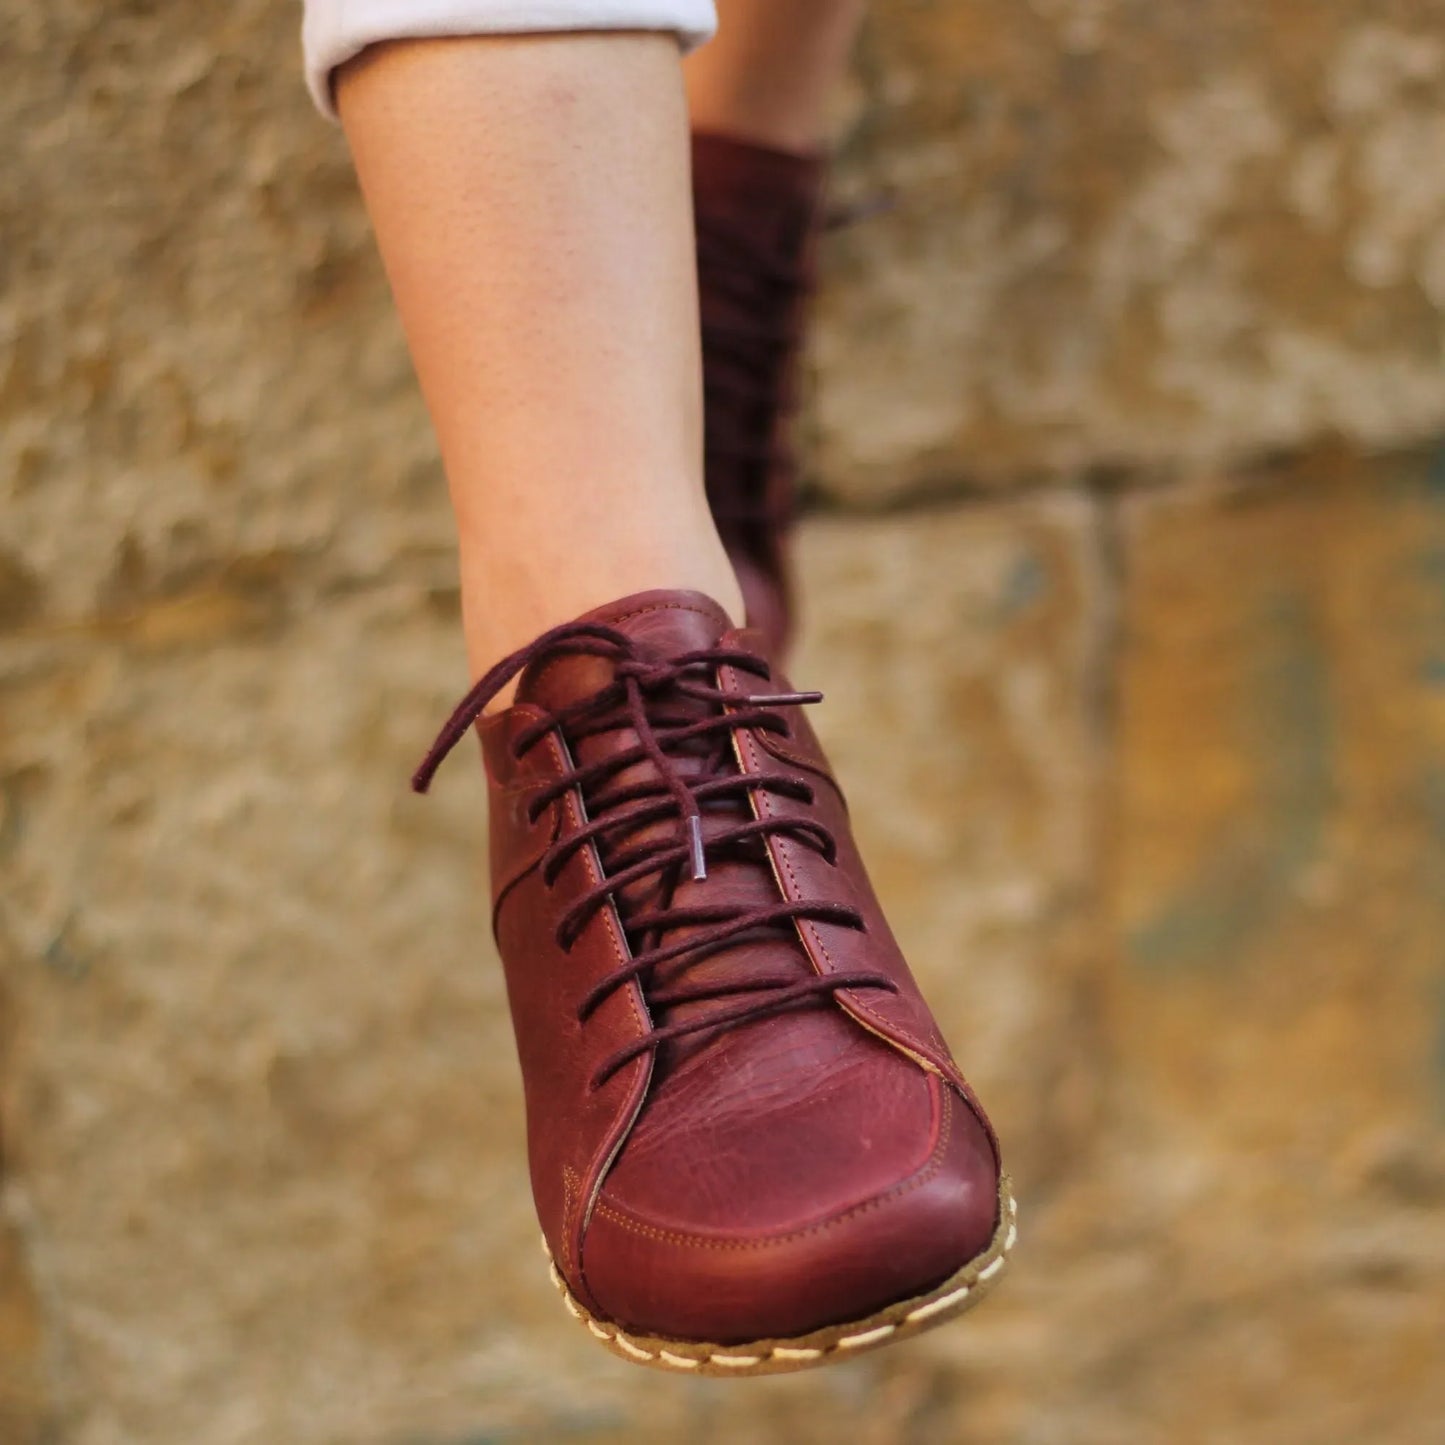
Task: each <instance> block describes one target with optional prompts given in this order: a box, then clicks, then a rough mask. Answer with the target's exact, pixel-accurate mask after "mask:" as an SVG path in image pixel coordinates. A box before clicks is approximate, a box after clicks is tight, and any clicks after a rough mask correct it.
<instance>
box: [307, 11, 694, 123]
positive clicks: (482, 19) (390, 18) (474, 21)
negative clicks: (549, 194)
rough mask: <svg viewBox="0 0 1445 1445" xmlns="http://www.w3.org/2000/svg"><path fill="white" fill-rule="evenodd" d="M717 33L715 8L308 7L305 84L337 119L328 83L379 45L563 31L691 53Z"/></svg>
mask: <svg viewBox="0 0 1445 1445" xmlns="http://www.w3.org/2000/svg"><path fill="white" fill-rule="evenodd" d="M716 29H717V11H716V9H715V7H714V4H713V0H306V13H305V19H304V21H303V24H302V35H301V38H302V49H303V51H304V53H305V61H306V84H307V86H308V88H309V89H310V91H311V97H312V99H313V100H314V101H315V102H316V105H317V108H318V109H319V110H320V111H321V113H322V114H323V115H326V116H329V117H330V118H331V119H332V120H335V119H336V107H335V105H334V103H333V100H332V95H331V76H332V73H333V72H334V71H335V70H336V67H337V66H338V65H342V64H344V63H345V62H346V61H348V60H350V59H351V57H352V56H353V55H359V54H360V53H361V52H362V51H363V50H365V49H366V47H367V46H368V45H375V44H377V43H378V42H380V41H383V40H411V39H420V38H423V37H425V36H438V35H524V34H527V33H529V32H537V33H541V32H555V31H567V30H671V31H672V32H673V33H674V34H676V36H677V38H678V43H679V45H681V46H682V48H683V49H684V50H691V49H692V48H693V47H694V46H697V45H701V44H702V42H703V41H704V40H707V39H708V38H709V37H710V36H711V35H712V34H713V32H714V31H715V30H716Z"/></svg>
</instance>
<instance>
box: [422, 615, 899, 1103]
mask: <svg viewBox="0 0 1445 1445" xmlns="http://www.w3.org/2000/svg"><path fill="white" fill-rule="evenodd" d="M567 656H574V657H598V658H602V659H605V660H606V661H608V662H610V663H611V664H612V676H611V678H610V680H609V681H607V682H605V683H603V684H602V685H601V686H600V687H598V688H596V689H595V690H594V691H593V692H592V693H590V694H588V695H586V696H584V697H580V698H578V699H577V700H575V701H573V702H568V703H566V704H564V705H562V706H559V707H554V708H550V709H545V710H544V713H545V715H544V716H542V717H540V718H538V719H537V720H536V721H535V722H534V723H531V724H530V725H528V726H527V727H525V728H522V729H520V730H519V731H518V733H517V735H516V737H515V738H514V739H513V744H512V749H513V753H514V755H515V756H516V757H517V759H518V760H519V761H520V760H521V759H522V758H523V757H525V755H526V754H527V752H528V751H529V750H530V749H531V748H533V747H535V746H536V745H537V744H538V743H540V742H541V741H542V739H543V738H544V737H546V736H548V735H549V734H552V733H558V734H560V736H561V738H562V740H563V742H564V743H565V744H566V747H567V751H568V753H569V755H571V756H573V757H575V756H576V755H577V748H578V746H579V745H580V744H582V743H583V742H585V740H586V739H588V738H593V737H601V736H604V735H605V736H608V737H613V738H615V737H616V736H617V735H619V734H622V735H624V736H626V735H630V737H631V738H632V739H635V741H625V742H624V745H623V746H621V747H615V748H613V749H612V750H611V751H605V752H603V753H602V755H600V756H598V757H596V758H593V759H590V760H588V761H583V762H573V763H572V764H571V766H569V767H568V768H566V769H564V770H563V772H562V773H561V774H560V775H558V776H557V777H555V778H551V779H548V780H545V781H542V780H539V781H538V783H537V786H536V788H535V790H534V792H533V794H532V797H531V798H530V799H529V801H528V808H527V813H528V817H529V819H530V820H531V821H532V822H533V823H534V824H535V823H536V821H537V820H538V819H540V817H541V815H542V812H543V811H544V810H545V809H546V808H547V807H549V806H550V805H551V804H553V803H555V802H556V801H558V800H559V799H560V798H562V797H563V796H564V795H566V794H568V793H571V792H574V791H575V792H576V793H577V794H579V795H580V797H581V800H582V805H583V806H582V814H583V819H582V823H581V826H580V827H576V828H573V829H572V830H571V831H570V832H568V833H566V834H560V833H559V835H558V836H556V837H555V838H554V840H553V842H552V843H551V845H550V846H549V847H548V848H547V849H546V850H545V851H544V852H543V854H542V859H541V866H540V872H541V877H542V881H543V883H544V884H545V885H546V886H547V887H549V888H550V887H552V886H553V885H554V884H555V883H556V881H557V879H558V878H559V877H560V875H561V874H562V872H563V870H564V869H565V868H566V866H567V864H568V863H569V862H570V861H571V860H572V859H573V858H574V857H576V856H577V854H578V853H579V852H581V851H582V850H583V849H587V848H592V849H594V850H595V851H596V854H597V857H598V860H599V861H600V862H602V863H603V869H602V872H603V876H602V878H601V880H600V881H599V882H598V883H597V884H595V885H594V886H593V887H591V888H588V889H587V890H585V891H584V892H583V893H582V894H581V895H580V896H579V897H577V898H576V899H575V900H574V901H573V903H572V904H571V906H570V907H568V908H567V909H566V910H565V911H564V912H563V913H562V915H561V917H560V918H559V919H558V920H557V923H556V925H555V930H554V931H555V937H556V941H557V944H558V947H559V948H561V949H562V951H563V952H564V953H566V952H570V950H571V948H572V947H573V945H574V944H575V943H576V942H577V940H578V939H579V938H580V937H581V934H582V932H583V930H584V929H585V928H586V927H587V925H588V924H589V923H590V922H591V920H592V919H593V918H594V917H596V915H597V914H598V913H599V912H601V911H602V910H603V909H604V908H607V907H613V908H615V909H616V910H617V911H618V916H619V921H620V922H621V923H622V924H623V927H624V931H625V933H626V935H627V938H628V942H629V951H630V953H631V957H630V958H629V959H628V960H627V962H625V963H624V964H623V965H622V966H621V967H619V968H617V969H614V970H613V971H612V972H610V973H608V974H607V975H606V976H605V977H603V978H602V979H600V980H598V981H597V982H596V983H595V984H594V985H593V987H592V988H590V989H589V990H588V992H587V993H586V995H585V996H584V997H583V999H582V1000H581V1002H580V1003H579V1005H578V1007H577V1017H578V1019H579V1020H580V1021H583V1022H585V1021H586V1020H587V1019H588V1018H590V1017H591V1015H592V1014H593V1013H595V1012H596V1010H597V1009H598V1008H599V1007H601V1005H602V1004H603V1003H604V1002H605V1001H606V999H607V998H609V997H610V996H611V995H612V994H613V993H614V992H616V990H617V989H619V988H621V987H623V986H624V985H626V984H629V983H634V982H635V983H636V984H637V985H638V986H639V987H641V989H642V991H643V999H644V1002H645V1003H646V1004H647V1005H648V1007H649V1009H651V1010H656V1009H664V1010H665V1009H670V1008H672V1007H674V1006H676V1005H678V1004H682V1003H696V1002H700V1001H709V1000H713V999H719V1000H723V999H728V1000H731V1001H730V1002H726V1003H724V1004H722V1005H721V1006H719V1007H716V1008H709V1009H706V1010H704V1011H703V1012H701V1013H699V1014H695V1015H693V1016H691V1017H689V1018H686V1019H678V1020H673V1021H669V1022H666V1023H663V1024H662V1025H661V1026H654V1027H652V1028H650V1029H649V1030H648V1031H647V1032H646V1033H645V1034H644V1035H643V1036H642V1037H641V1038H639V1039H637V1040H636V1041H634V1042H633V1043H630V1044H628V1045H626V1046H625V1047H624V1048H622V1049H619V1050H617V1051H616V1052H615V1053H614V1054H613V1055H612V1056H611V1057H609V1058H608V1059H607V1060H605V1061H604V1062H603V1064H602V1065H601V1066H600V1067H599V1069H598V1070H597V1071H596V1074H595V1075H594V1078H593V1087H594V1088H600V1087H601V1086H602V1085H603V1084H605V1083H606V1081H607V1080H608V1079H610V1078H611V1077H612V1076H613V1075H614V1074H616V1073H617V1071H618V1070H619V1069H621V1068H623V1067H624V1066H625V1065H626V1064H627V1063H629V1062H630V1061H631V1060H632V1059H634V1058H637V1057H639V1056H640V1055H642V1054H644V1053H651V1052H654V1051H655V1050H656V1049H658V1048H659V1047H661V1046H662V1045H663V1044H664V1043H667V1042H668V1041H670V1040H674V1039H679V1038H684V1037H687V1036H689V1035H691V1034H694V1033H697V1032H700V1031H702V1030H706V1029H713V1028H726V1027H729V1026H732V1025H735V1024H739V1023H742V1022H745V1021H748V1020H751V1019H758V1018H763V1017H767V1016H769V1015H771V1014H774V1013H777V1012H778V1011H780V1010H782V1009H785V1008H790V1007H793V1006H794V1005H796V1004H801V1003H805V1002H806V1001H808V1000H810V999H813V998H817V997H822V996H831V995H832V994H834V993H836V992H837V991H838V990H840V989H852V988H882V989H888V990H893V989H894V988H895V987H896V986H895V985H894V984H893V983H892V982H891V981H890V980H889V979H888V978H887V977H886V976H885V975H882V974H877V973H867V972H854V973H838V974H829V975H817V974H814V975H812V976H809V977H802V978H798V977H796V976H795V977H792V978H772V979H763V980H758V979H754V978H744V979H733V980H729V981H727V982H723V983H716V982H714V983H702V984H693V985H688V984H679V983H678V980H677V970H678V969H679V968H686V967H688V966H690V965H691V964H692V963H695V962H698V961H700V960H702V959H703V958H706V957H709V956H710V955H713V954H716V953H718V952H720V951H722V950H725V949H727V948H729V947H736V946H739V944H740V943H743V942H744V941H745V940H747V939H748V938H752V937H756V936H758V935H760V934H761V933H765V932H768V931H772V932H774V933H777V932H779V931H782V932H785V933H786V932H791V933H792V934H793V935H794V936H795V937H796V936H797V930H798V928H799V926H800V925H801V924H803V923H805V922H806V923H811V924H815V925H816V924H831V925H835V926H839V927H845V928H853V929H858V930H863V929H864V922H863V919H862V916H861V915H860V914H859V913H858V911H857V910H856V909H854V908H852V907H849V906H847V905H845V904H842V903H836V902H828V901H825V900H818V901H811V900H809V901H793V900H789V899H787V898H785V897H783V896H782V894H781V892H780V888H779V885H778V883H777V879H776V877H775V876H774V874H773V872H772V868H771V864H770V862H769V861H768V855H767V850H766V843H767V840H768V839H770V838H774V837H786V838H789V839H790V840H792V841H794V842H796V843H800V844H802V845H803V846H805V847H809V848H812V849H814V850H815V851H816V852H818V853H819V855H820V856H822V857H823V858H824V859H825V860H827V861H828V862H829V863H833V862H835V861H836V858H837V842H836V840H835V839H834V837H833V835H832V833H831V832H830V831H829V830H828V829H827V828H826V827H825V826H824V825H823V824H822V823H821V822H818V821H816V820H815V819H813V818H809V817H807V816H799V815H798V814H796V813H792V814H786V813H785V814H778V815H764V814H762V813H760V812H759V811H758V809H757V808H756V807H755V806H754V807H752V808H751V809H750V811H749V812H748V813H745V814H740V813H738V812H736V811H734V813H733V816H734V817H736V818H737V819H738V821H735V822H734V821H727V819H726V817H725V816H722V815H719V816H717V817H714V818H713V819H712V826H710V827H709V828H706V829H705V828H704V813H703V810H704V808H705V807H708V808H713V809H716V808H718V807H722V808H723V810H724V814H726V812H727V810H728V809H733V810H736V809H737V808H738V806H739V805H740V804H741V803H743V802H744V801H750V800H752V799H754V798H755V797H757V796H759V795H766V794H772V795H776V796H779V797H787V798H792V799H794V800H795V801H801V802H803V803H805V804H811V802H812V801H813V797H814V791H813V788H812V786H811V785H810V784H809V783H808V782H807V781H806V780H804V779H802V778H797V777H794V776H792V775H790V774H787V773H782V772H777V771H771V770H770V771H760V772H755V773H748V772H743V771H742V770H740V769H739V768H738V766H737V763H736V757H735V755H734V753H733V748H732V737H733V734H734V733H735V732H736V731H738V730H739V729H752V730H757V731H768V732H777V733H782V734H785V735H786V734H787V733H788V731H789V729H788V724H787V722H786V720H785V719H784V718H783V717H782V716H781V715H780V714H779V712H778V711H777V710H778V709H779V708H784V707H802V706H807V705H809V704H812V703H816V702H819V701H821V700H822V694H821V693H818V692H798V691H762V690H759V691H755V692H734V691H731V690H729V689H726V688H724V687H723V686H722V685H721V683H720V681H719V680H718V670H719V669H720V668H721V667H723V666H730V667H733V668H735V669H736V670H738V671H740V672H744V673H748V674H750V675H752V676H754V677H757V678H758V679H759V680H760V682H761V684H762V685H763V686H764V687H766V686H767V684H768V683H770V682H771V668H770V667H769V665H768V664H767V662H765V661H764V660H763V659H762V658H760V657H758V656H756V655H755V654H753V653H751V652H748V651H745V650H742V649H738V648H729V647H725V646H721V645H719V646H715V647H710V648H703V649H698V650H695V651H690V652H682V653H679V654H677V655H674V656H671V657H658V656H655V655H652V654H651V653H648V652H644V651H643V650H641V649H640V648H639V647H638V646H637V645H636V644H635V643H634V642H633V640H632V639H631V638H630V637H629V636H628V635H627V634H626V633H624V632H621V631H620V630H618V629H616V628H612V627H607V626H604V625H602V624H597V623H566V624H564V625H562V626H561V627H556V628H553V629H551V630H550V631H549V632H546V633H543V634H542V636H541V637H539V638H537V639H536V641H534V642H532V643H531V644H529V645H528V646H527V647H524V648H520V649H519V650H518V651H516V652H514V653H512V654H511V655H510V656H508V657H505V658H503V659H502V661H501V662H499V663H498V664H497V665H496V666H495V667H493V668H491V669H490V670H489V671H488V672H487V673H486V674H485V675H484V676H483V677H482V678H481V679H479V681H478V682H477V683H476V685H475V686H474V687H472V688H471V689H470V691H468V693H467V694H466V696H465V697H464V698H463V699H462V700H461V702H460V703H458V705H457V707H456V708H455V709H454V711H453V712H452V714H451V716H450V717H449V718H448V719H447V721H446V723H445V724H444V725H443V727H442V729H441V732H440V733H439V734H438V736H437V739H436V741H435V742H434V743H433V744H432V746H431V748H430V749H429V750H428V752H427V755H426V757H425V758H424V759H423V760H422V762H421V765H420V766H419V767H418V768H417V770H416V773H415V774H414V775H413V778H412V786H413V787H414V788H415V789H416V790H417V791H418V792H425V791H426V790H427V788H428V787H429V786H430V784H431V781H432V779H433V777H434V776H435V774H436V771H437V768H438V767H440V765H441V763H442V762H443V760H444V759H445V758H446V756H447V755H448V753H450V752H451V751H452V749H453V748H455V747H456V745H457V743H458V742H460V740H461V739H462V738H463V737H464V736H465V735H466V733H467V731H468V730H469V729H470V728H471V727H472V726H473V725H474V724H475V723H476V722H477V721H478V719H479V718H481V717H482V715H483V713H484V712H485V711H486V708H487V705H488V704H489V703H490V702H491V701H492V700H493V699H494V698H495V697H496V696H497V695H498V694H499V693H500V692H501V690H502V689H503V688H504V687H505V686H506V684H507V683H508V682H509V681H510V680H511V679H512V678H513V677H515V676H517V675H518V674H519V673H521V672H522V671H523V670H524V669H525V668H527V667H528V666H529V665H530V664H532V663H533V662H535V661H537V660H538V659H540V658H547V659H548V660H551V659H554V658H564V657H567ZM643 763H645V764H647V765H648V771H649V774H650V775H649V776H646V777H643V778H640V779H637V780H634V781H625V782H623V783H622V784H621V785H620V786H619V785H618V783H617V781H616V780H617V779H618V777H619V775H620V774H623V773H626V772H627V771H628V770H630V769H632V768H634V767H636V766H638V765H639V764H643ZM669 821H672V822H674V823H675V824H676V829H675V831H672V830H667V829H665V828H664V829H663V831H662V832H659V831H657V830H658V829H659V827H662V826H663V825H665V824H666V823H668V822H669ZM709 854H711V855H712V856H713V857H714V858H724V857H725V858H727V859H729V860H731V861H733V862H738V861H741V862H744V863H750V864H752V865H753V866H755V867H757V868H758V869H761V870H763V875H764V876H766V878H767V879H768V888H769V890H770V892H771V896H772V901H770V902H766V903H758V902H756V901H743V902H739V901H728V902H717V903H710V902H708V901H706V900H707V895H706V894H704V895H702V896H701V897H700V898H699V897H688V898H687V899H685V900H679V901H677V902H673V901H672V900H673V894H674V893H675V892H676V890H677V887H678V885H679V882H680V880H681V879H682V878H683V877H684V876H687V877H690V878H691V879H692V881H693V883H695V884H702V883H705V882H706V880H707V878H708V858H709ZM637 887H642V888H643V889H644V891H646V890H648V889H650V890H651V894H652V896H654V897H660V898H663V899H665V900H666V901H665V902H664V903H662V904H657V903H653V904H651V905H648V904H645V903H639V902H638V900H637V898H636V897H634V896H632V894H631V893H630V890H633V889H634V888H637ZM753 897H754V899H756V897H757V895H756V894H754V895H753ZM680 931H681V932H680ZM800 946H801V945H800ZM664 964H668V965H672V966H673V967H672V969H671V977H670V979H669V980H668V984H667V986H666V987H664V988H663V989H661V990H657V991H652V992H649V985H650V982H651V980H652V977H653V975H654V974H655V972H656V970H657V969H658V968H659V967H660V966H661V965H664Z"/></svg>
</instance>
